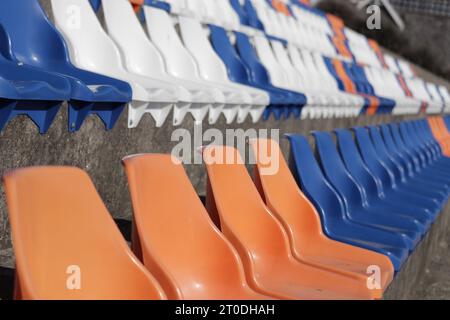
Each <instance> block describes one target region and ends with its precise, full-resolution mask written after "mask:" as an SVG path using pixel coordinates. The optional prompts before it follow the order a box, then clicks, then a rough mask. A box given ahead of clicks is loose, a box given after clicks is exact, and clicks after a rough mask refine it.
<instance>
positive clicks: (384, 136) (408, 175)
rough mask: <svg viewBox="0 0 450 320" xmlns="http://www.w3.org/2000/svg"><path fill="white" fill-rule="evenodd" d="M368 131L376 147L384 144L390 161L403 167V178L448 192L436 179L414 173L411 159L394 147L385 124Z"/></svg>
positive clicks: (447, 188) (444, 185)
mask: <svg viewBox="0 0 450 320" xmlns="http://www.w3.org/2000/svg"><path fill="white" fill-rule="evenodd" d="M370 132H371V136H372V139H373V140H374V145H375V147H376V148H377V145H381V144H382V145H383V146H384V148H385V149H386V152H387V155H388V157H390V158H391V160H392V161H395V162H396V164H397V165H398V166H400V167H401V168H402V169H403V174H404V175H405V179H406V180H407V181H408V182H409V183H411V184H415V185H418V186H420V187H422V188H425V189H427V190H441V191H442V192H444V193H445V194H447V193H448V190H449V186H448V185H446V184H443V183H441V182H438V181H436V180H431V179H430V177H427V176H424V175H422V174H416V173H415V171H414V169H413V164H412V163H411V161H410V160H409V159H408V158H407V157H406V156H405V155H403V154H402V153H400V152H399V149H398V148H397V147H396V145H395V143H394V140H393V138H392V135H391V132H390V130H389V127H388V126H387V125H381V126H380V127H379V128H376V127H370ZM377 132H378V134H377ZM377 135H378V136H379V137H380V138H381V142H380V141H379V140H380V138H377V137H376V136H377Z"/></svg>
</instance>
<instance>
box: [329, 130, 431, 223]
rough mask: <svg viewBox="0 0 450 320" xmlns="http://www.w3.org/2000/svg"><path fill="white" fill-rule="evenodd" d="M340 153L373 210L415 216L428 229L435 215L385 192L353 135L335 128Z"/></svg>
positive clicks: (348, 131)
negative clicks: (363, 156) (364, 158)
mask: <svg viewBox="0 0 450 320" xmlns="http://www.w3.org/2000/svg"><path fill="white" fill-rule="evenodd" d="M334 132H335V133H336V137H337V142H338V148H339V153H340V155H341V157H342V160H343V161H344V164H345V166H346V168H347V170H348V171H349V173H350V174H351V176H352V177H353V179H354V180H355V181H356V182H357V183H358V184H359V185H360V186H362V187H363V188H364V190H365V191H366V197H367V202H368V204H369V205H370V207H372V208H373V210H378V211H383V212H392V213H393V214H398V215H405V216H410V217H412V218H414V219H415V220H417V221H419V222H420V223H421V224H423V225H424V226H425V228H426V229H428V227H429V226H430V224H431V223H432V221H433V215H432V214H431V212H430V211H429V210H427V209H423V208H419V207H417V206H415V205H413V204H410V203H407V202H404V201H402V200H401V199H400V200H399V199H397V198H396V197H395V195H394V194H393V193H388V192H385V188H384V186H383V184H382V183H381V181H380V179H379V178H378V177H377V176H375V175H373V174H372V172H371V171H370V170H369V168H368V167H367V166H366V164H365V163H364V161H363V159H362V157H361V155H360V153H359V150H358V148H357V146H356V143H355V141H354V140H353V135H352V132H351V131H350V130H347V129H335V130H334Z"/></svg>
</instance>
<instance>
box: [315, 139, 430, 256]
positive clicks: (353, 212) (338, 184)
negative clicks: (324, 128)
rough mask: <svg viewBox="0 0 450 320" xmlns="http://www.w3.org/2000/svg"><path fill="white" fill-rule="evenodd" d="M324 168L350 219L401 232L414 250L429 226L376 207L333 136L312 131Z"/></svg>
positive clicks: (380, 228) (369, 225)
mask: <svg viewBox="0 0 450 320" xmlns="http://www.w3.org/2000/svg"><path fill="white" fill-rule="evenodd" d="M313 135H314V138H315V141H316V147H317V151H318V154H319V157H320V163H321V165H322V169H323V171H324V174H325V176H326V178H327V179H328V181H329V182H330V183H331V185H332V186H333V187H334V189H335V190H336V192H337V193H338V194H339V195H340V196H341V198H342V199H343V200H344V201H343V202H344V204H345V207H346V212H347V216H348V218H349V220H350V221H353V222H355V223H357V224H360V225H364V226H368V227H371V228H374V229H379V230H386V231H389V232H393V233H395V234H399V235H401V236H402V237H403V238H404V239H405V240H406V242H407V243H408V244H409V248H410V250H413V249H414V248H415V246H416V245H417V243H418V242H419V240H420V239H421V237H422V235H423V234H424V233H425V231H426V229H425V228H424V226H423V225H421V224H420V223H419V222H418V221H414V220H413V219H412V218H410V217H406V216H400V217H398V216H395V215H392V214H389V213H388V212H379V211H378V210H373V209H372V208H371V207H370V206H369V205H368V203H367V200H366V199H365V194H364V192H363V188H362V187H361V186H359V185H358V184H357V183H356V182H355V180H354V179H353V178H352V176H351V175H350V173H349V172H348V171H347V169H346V168H345V165H344V163H343V162H342V159H341V157H340V155H339V153H338V151H337V149H336V145H335V144H334V141H333V137H332V136H331V134H330V133H328V132H318V131H315V132H314V133H313Z"/></svg>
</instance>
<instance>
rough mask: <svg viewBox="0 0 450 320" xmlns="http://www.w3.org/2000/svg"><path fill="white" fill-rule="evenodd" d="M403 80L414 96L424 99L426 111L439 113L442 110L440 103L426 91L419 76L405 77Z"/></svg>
mask: <svg viewBox="0 0 450 320" xmlns="http://www.w3.org/2000/svg"><path fill="white" fill-rule="evenodd" d="M405 82H406V84H407V85H408V87H409V89H410V90H411V92H412V94H413V96H414V98H416V99H417V100H421V101H424V102H426V103H427V104H428V108H427V113H439V112H441V110H442V104H441V103H438V102H436V101H434V100H433V99H432V97H431V96H430V94H429V93H428V91H427V89H426V87H425V82H424V81H423V80H422V79H419V78H405Z"/></svg>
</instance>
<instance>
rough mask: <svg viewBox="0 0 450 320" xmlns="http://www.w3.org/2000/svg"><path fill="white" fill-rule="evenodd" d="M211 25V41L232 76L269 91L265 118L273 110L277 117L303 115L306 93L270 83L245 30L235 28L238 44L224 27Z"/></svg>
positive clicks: (232, 79) (237, 80)
mask: <svg viewBox="0 0 450 320" xmlns="http://www.w3.org/2000/svg"><path fill="white" fill-rule="evenodd" d="M209 28H210V30H211V42H212V45H213V47H214V49H215V50H216V52H217V54H218V55H219V57H220V58H221V59H222V61H223V62H224V63H225V65H226V66H227V72H228V77H229V78H230V80H231V81H234V82H238V83H241V84H244V85H249V86H253V87H255V88H258V89H262V90H265V91H266V92H267V93H268V94H269V96H270V105H269V106H268V107H267V108H266V111H265V113H264V115H263V118H264V119H267V118H268V117H269V116H270V114H274V116H275V119H277V120H278V119H280V118H281V116H283V115H284V116H285V117H287V116H289V115H290V114H291V113H294V116H295V117H297V118H298V117H300V113H301V107H302V106H303V105H304V104H305V103H306V98H305V96H304V95H302V94H300V93H297V92H291V91H289V90H284V89H281V88H277V87H275V86H273V85H272V84H271V83H270V79H269V75H268V73H267V70H266V69H265V68H264V67H263V66H262V64H261V63H260V62H259V60H258V58H257V56H256V53H255V52H254V49H253V47H252V45H251V43H250V41H249V39H248V37H247V36H246V35H245V34H243V33H240V32H235V33H234V35H233V36H234V37H235V38H236V46H233V44H232V43H231V41H230V39H229V37H228V35H227V32H226V31H225V30H224V29H223V28H222V27H218V26H214V25H210V26H209Z"/></svg>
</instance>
